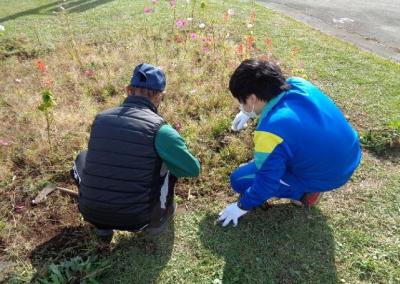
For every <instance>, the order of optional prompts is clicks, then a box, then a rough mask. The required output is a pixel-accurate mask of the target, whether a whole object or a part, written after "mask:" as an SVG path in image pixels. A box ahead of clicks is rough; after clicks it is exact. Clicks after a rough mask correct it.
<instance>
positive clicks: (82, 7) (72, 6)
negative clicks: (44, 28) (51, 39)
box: [0, 0, 114, 23]
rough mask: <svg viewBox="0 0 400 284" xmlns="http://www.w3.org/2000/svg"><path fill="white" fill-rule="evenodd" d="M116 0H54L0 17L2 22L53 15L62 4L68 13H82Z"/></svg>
mask: <svg viewBox="0 0 400 284" xmlns="http://www.w3.org/2000/svg"><path fill="white" fill-rule="evenodd" d="M111 1H114V0H75V1H68V0H67V1H63V0H59V1H54V2H51V3H49V4H46V5H42V6H39V7H36V8H33V9H29V10H25V11H22V12H19V13H15V14H13V15H9V16H6V17H3V18H0V23H3V22H5V21H9V20H15V19H17V18H19V17H24V16H29V15H53V12H60V9H59V8H60V6H63V7H64V9H65V11H66V12H68V13H80V12H84V11H86V10H88V9H93V8H96V7H97V6H99V5H102V4H106V3H108V2H111Z"/></svg>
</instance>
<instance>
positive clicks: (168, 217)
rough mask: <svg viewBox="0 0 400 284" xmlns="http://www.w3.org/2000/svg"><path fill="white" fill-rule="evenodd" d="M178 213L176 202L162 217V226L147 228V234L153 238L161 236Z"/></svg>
mask: <svg viewBox="0 0 400 284" xmlns="http://www.w3.org/2000/svg"><path fill="white" fill-rule="evenodd" d="M175 213H176V202H175V201H174V202H173V203H172V205H171V206H169V207H168V208H167V210H166V212H165V214H164V216H162V217H161V220H160V225H159V226H158V227H150V226H149V227H147V228H146V229H144V231H145V232H146V233H148V234H149V235H151V236H157V235H159V234H161V233H162V232H163V231H164V230H165V229H166V228H167V227H168V224H169V222H170V221H172V219H173V218H174V216H175Z"/></svg>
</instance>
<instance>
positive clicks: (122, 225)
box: [71, 64, 200, 240]
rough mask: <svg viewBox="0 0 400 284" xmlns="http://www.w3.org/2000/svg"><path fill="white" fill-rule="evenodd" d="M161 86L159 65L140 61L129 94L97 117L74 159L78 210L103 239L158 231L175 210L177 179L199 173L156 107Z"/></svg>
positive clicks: (198, 169)
mask: <svg viewBox="0 0 400 284" xmlns="http://www.w3.org/2000/svg"><path fill="white" fill-rule="evenodd" d="M165 85H166V78H165V74H164V72H163V71H162V70H161V69H159V68H157V67H154V66H152V65H150V64H140V65H138V66H137V67H136V68H135V69H134V71H133V76H132V79H131V83H130V85H129V86H128V87H127V88H126V90H127V95H128V96H127V98H126V99H125V101H124V102H123V103H122V105H121V106H119V107H115V108H112V109H109V110H106V111H104V112H101V113H100V114H98V115H97V116H96V118H95V120H94V122H93V125H92V129H91V133H90V139H89V145H88V149H87V151H84V152H81V153H80V154H79V155H78V157H77V158H76V160H75V163H74V167H73V170H72V171H71V173H72V175H73V177H74V179H75V180H76V181H77V183H78V186H79V210H80V212H81V214H82V216H83V217H84V219H85V220H86V221H88V222H90V223H92V224H93V225H94V226H95V227H96V233H97V234H98V235H99V236H100V237H102V238H103V239H104V240H111V237H112V235H113V230H114V229H117V230H128V231H133V232H139V231H146V232H148V233H149V234H153V235H155V234H159V233H160V232H161V231H163V230H164V229H165V227H166V226H167V224H168V222H169V221H170V220H171V219H172V217H173V216H174V214H175V210H176V203H175V202H174V184H175V182H176V180H177V178H178V177H184V176H186V177H195V176H198V175H199V172H200V164H199V161H198V160H197V159H196V158H195V157H194V156H193V155H192V154H191V153H190V151H189V150H188V148H187V147H186V144H185V142H184V140H183V139H182V137H181V136H180V135H179V133H178V132H177V131H176V130H175V129H174V128H172V127H171V126H170V125H168V124H166V122H165V121H164V119H163V118H162V117H161V116H160V115H159V114H158V112H157V107H158V106H159V104H160V102H161V101H162V99H163V97H164V95H165V92H164V89H165Z"/></svg>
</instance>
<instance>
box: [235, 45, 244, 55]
mask: <svg viewBox="0 0 400 284" xmlns="http://www.w3.org/2000/svg"><path fill="white" fill-rule="evenodd" d="M236 52H237V54H238V55H239V56H242V55H243V53H244V46H243V44H241V43H239V45H238V46H237V48H236Z"/></svg>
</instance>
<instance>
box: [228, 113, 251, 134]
mask: <svg viewBox="0 0 400 284" xmlns="http://www.w3.org/2000/svg"><path fill="white" fill-rule="evenodd" d="M249 119H250V117H248V116H247V115H246V114H244V113H243V112H242V111H240V112H239V113H238V114H237V115H236V116H235V119H234V120H233V122H232V127H231V128H232V130H233V131H240V130H242V129H244V128H246V127H247V121H248V120H249Z"/></svg>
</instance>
